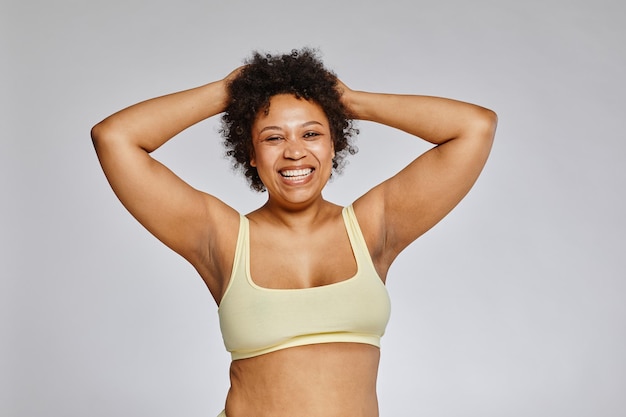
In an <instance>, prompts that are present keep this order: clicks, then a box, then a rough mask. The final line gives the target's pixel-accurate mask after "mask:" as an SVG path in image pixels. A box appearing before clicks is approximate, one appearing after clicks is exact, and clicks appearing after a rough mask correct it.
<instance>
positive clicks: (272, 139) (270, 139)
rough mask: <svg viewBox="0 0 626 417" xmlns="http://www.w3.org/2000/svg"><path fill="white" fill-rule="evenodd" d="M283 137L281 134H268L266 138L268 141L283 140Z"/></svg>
mask: <svg viewBox="0 0 626 417" xmlns="http://www.w3.org/2000/svg"><path fill="white" fill-rule="evenodd" d="M281 139H282V137H281V136H268V137H267V138H265V141H266V142H276V141H279V140H281Z"/></svg>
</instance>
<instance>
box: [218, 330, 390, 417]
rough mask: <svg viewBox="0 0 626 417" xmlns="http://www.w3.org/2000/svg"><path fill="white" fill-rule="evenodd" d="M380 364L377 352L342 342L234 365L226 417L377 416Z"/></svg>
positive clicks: (240, 361) (258, 358)
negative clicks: (377, 386) (296, 416)
mask: <svg viewBox="0 0 626 417" xmlns="http://www.w3.org/2000/svg"><path fill="white" fill-rule="evenodd" d="M379 359H380V350H379V349H378V348H377V347H375V346H372V345H369V344H362V343H344V342H342V343H324V344H316V345H305V346H297V347H293V348H287V349H282V350H279V351H276V352H272V353H268V354H265V355H261V356H256V357H253V358H248V359H242V360H236V361H233V362H232V364H231V370H230V376H231V388H230V390H229V394H228V399H227V402H226V404H227V407H226V414H227V415H228V416H229V417H245V416H249V415H255V416H263V415H267V416H273V417H279V416H283V415H284V416H290V417H293V416H294V415H304V414H306V415H307V416H312V417H313V416H320V417H322V416H324V417H330V416H346V415H350V416H354V417H375V416H378V401H377V399H376V379H377V374H378V364H379ZM355 413H356V414H355Z"/></svg>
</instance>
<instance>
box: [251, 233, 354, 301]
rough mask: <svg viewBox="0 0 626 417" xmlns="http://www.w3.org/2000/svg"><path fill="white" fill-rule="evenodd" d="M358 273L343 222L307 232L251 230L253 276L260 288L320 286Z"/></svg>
mask: <svg viewBox="0 0 626 417" xmlns="http://www.w3.org/2000/svg"><path fill="white" fill-rule="evenodd" d="M270 236H271V237H270ZM356 273H357V264H356V260H355V257H354V254H353V251H352V246H351V244H350V239H349V237H348V234H347V232H346V230H345V227H343V224H338V225H335V226H334V227H333V226H332V225H329V226H326V227H324V228H320V229H319V230H315V231H313V232H308V233H297V232H296V233H294V232H293V231H273V232H272V233H262V231H260V230H255V229H254V228H251V230H250V275H251V277H252V280H253V281H254V282H255V284H257V285H259V286H261V287H264V288H281V289H287V288H310V287H319V286H323V285H329V284H333V283H336V282H340V281H344V280H347V279H349V278H351V277H353V276H354V275H355V274H356Z"/></svg>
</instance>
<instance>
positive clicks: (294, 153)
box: [284, 139, 306, 160]
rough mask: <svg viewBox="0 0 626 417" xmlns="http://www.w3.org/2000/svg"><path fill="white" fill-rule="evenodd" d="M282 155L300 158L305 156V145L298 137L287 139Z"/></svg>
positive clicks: (288, 157)
mask: <svg viewBox="0 0 626 417" xmlns="http://www.w3.org/2000/svg"><path fill="white" fill-rule="evenodd" d="M284 156H285V158H287V159H293V160H297V159H302V158H304V157H305V156H306V147H305V146H304V144H303V143H302V141H300V140H298V139H292V140H287V142H286V145H285V152H284Z"/></svg>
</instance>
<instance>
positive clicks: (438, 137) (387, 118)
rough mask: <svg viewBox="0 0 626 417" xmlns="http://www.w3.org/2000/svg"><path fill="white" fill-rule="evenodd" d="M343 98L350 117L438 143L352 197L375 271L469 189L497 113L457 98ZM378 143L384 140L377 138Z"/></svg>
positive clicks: (349, 94) (356, 94) (352, 94)
mask: <svg viewBox="0 0 626 417" xmlns="http://www.w3.org/2000/svg"><path fill="white" fill-rule="evenodd" d="M341 89H342V91H343V96H342V100H343V101H344V103H345V104H346V106H347V107H348V109H349V110H350V111H351V112H352V114H353V116H354V117H355V118H356V119H362V120H369V121H373V122H378V123H382V124H384V125H387V126H391V127H394V128H397V129H400V130H403V131H405V132H407V133H410V134H412V135H415V136H417V137H420V138H422V139H424V140H426V141H428V142H431V143H433V144H435V145H436V146H435V147H433V148H432V149H430V150H429V151H427V152H425V153H424V154H422V155H420V156H419V157H417V158H416V159H415V160H414V161H413V162H411V163H410V164H409V165H408V166H407V167H405V168H404V169H403V170H402V171H400V172H399V173H398V174H396V175H395V176H393V177H392V178H390V179H388V180H386V181H385V182H383V183H382V184H380V185H378V186H377V187H375V188H373V189H372V190H371V191H369V192H368V193H366V194H365V195H364V196H363V197H361V198H360V199H359V200H357V201H356V202H355V204H354V206H355V211H356V213H357V216H358V217H359V221H360V222H362V223H366V224H365V226H364V228H365V229H366V232H367V233H366V239H367V240H368V245H370V251H371V252H372V253H373V254H374V258H375V262H376V263H377V268H378V269H379V273H382V274H385V273H386V270H387V268H388V267H389V266H390V264H391V262H392V261H393V259H395V257H396V256H397V255H398V254H399V253H400V252H401V251H402V250H403V249H404V248H405V247H406V246H408V245H409V244H410V243H411V242H413V241H414V240H415V239H417V238H418V237H419V236H421V235H422V234H423V233H424V232H426V231H427V230H428V229H430V228H431V227H433V226H434V225H435V224H436V223H437V222H439V221H440V220H441V219H442V218H443V217H444V216H445V215H446V214H448V213H449V212H450V210H452V209H453V208H454V206H456V205H457V204H458V203H459V201H461V199H462V198H463V197H464V196H465V195H466V194H467V192H468V191H469V190H470V188H471V187H472V185H473V184H474V182H475V181H476V179H477V177H478V175H479V174H480V172H481V170H482V168H483V166H484V165H485V162H486V160H487V157H488V155H489V151H490V149H491V145H492V142H493V138H494V134H495V129H496V123H497V117H496V115H495V113H494V112H492V111H491V110H488V109H485V108H483V107H479V106H476V105H473V104H468V103H463V102H460V101H455V100H450V99H445V98H438V97H428V96H416V95H394V94H378V93H368V92H360V91H354V90H350V89H349V88H347V87H346V86H344V85H343V84H342V85H341ZM379 145H380V146H385V143H384V142H382V141H381V143H380V144H379Z"/></svg>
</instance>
